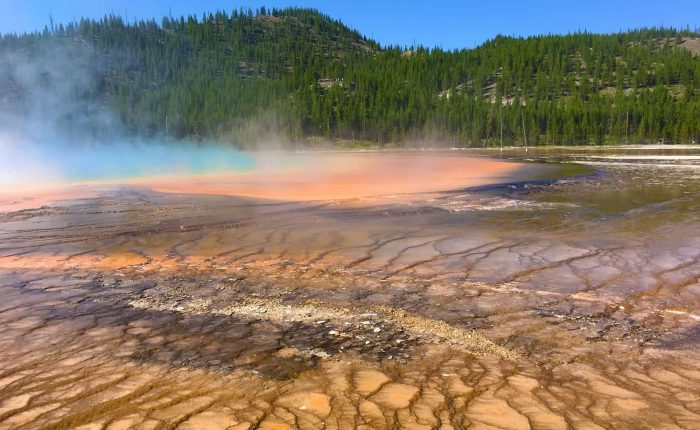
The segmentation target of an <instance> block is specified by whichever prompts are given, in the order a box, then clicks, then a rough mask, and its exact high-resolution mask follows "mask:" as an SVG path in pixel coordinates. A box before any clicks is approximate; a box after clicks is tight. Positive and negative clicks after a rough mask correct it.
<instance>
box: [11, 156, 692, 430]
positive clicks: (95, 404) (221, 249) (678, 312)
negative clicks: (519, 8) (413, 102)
mask: <svg viewBox="0 0 700 430" xmlns="http://www.w3.org/2000/svg"><path fill="white" fill-rule="evenodd" d="M698 151H699V150H698V149H696V148H687V147H686V148H680V149H678V148H672V149H669V148H666V147H662V148H652V149H649V148H632V149H610V148H604V149H599V148H594V149H578V148H575V149H568V148H567V149H548V150H540V149H536V148H535V149H533V148H530V149H529V150H528V151H527V153H525V152H524V151H523V150H504V151H499V150H496V151H492V152H489V151H477V152H475V153H474V154H473V155H480V156H481V155H491V156H495V157H503V158H507V159H514V160H524V161H528V160H529V161H546V162H548V163H552V164H551V165H552V166H559V167H560V168H559V169H557V170H555V171H551V172H550V173H549V174H548V175H547V177H546V178H545V177H542V176H541V175H540V176H539V177H536V178H535V179H534V180H527V181H522V180H518V178H513V180H509V181H508V183H505V184H498V185H487V186H482V187H479V188H467V189H461V190H455V191H449V192H430V193H417V194H408V195H403V196H400V197H399V196H389V197H387V196H374V197H366V198H363V199H349V200H332V201H315V202H311V203H309V202H306V203H300V202H280V201H270V200H256V199H252V198H240V197H231V196H216V195H208V196H203V195H196V194H189V195H182V194H167V193H157V192H153V191H149V190H146V189H142V188H128V187H125V188H118V189H112V190H110V191H109V192H107V193H106V194H104V195H102V196H100V197H96V198H89V199H85V200H82V201H78V202H74V203H73V204H71V205H67V204H64V205H56V206H52V207H45V208H41V209H35V210H26V211H21V212H10V213H4V214H2V215H0V293H2V295H3V298H4V300H3V302H2V303H1V304H0V363H2V366H0V367H1V368H2V369H3V370H2V373H0V422H1V423H2V424H0V427H2V426H5V427H7V428H15V427H17V428H21V426H22V425H25V426H26V427H28V428H42V427H44V428H77V427H79V426H92V427H94V428H125V427H129V426H136V425H141V426H143V428H158V427H176V426H178V427H182V428H188V427H189V428H250V427H258V428H275V426H276V428H290V427H291V428H293V427H300V428H320V427H324V426H325V427H332V428H346V427H347V428H351V427H363V426H364V427H365V428H396V427H415V428H438V427H440V426H441V425H442V426H447V424H449V426H451V427H452V428H465V427H468V426H473V427H475V428H527V427H528V426H530V427H533V428H570V427H574V428H579V427H580V428H661V427H668V428H697V427H698V425H699V424H700V404H699V403H698V401H699V400H700V389H699V388H698V387H700V376H699V375H700V355H699V354H700V353H699V352H698V346H699V344H700V328H699V327H700V234H699V233H700V219H698V214H700V211H699V209H700V177H699V176H698V174H697V168H698V164H697V163H698V160H697V158H696V155H698V154H699V152H698ZM642 155H643V156H644V158H640V156H642ZM658 155H662V156H663V157H659V156H658ZM370 156H371V155H370ZM416 156H417V157H419V155H416ZM453 156H459V155H453ZM669 156H673V159H672V160H671V159H669ZM631 157H636V158H631ZM560 163H564V164H560ZM526 179H527V178H526ZM346 424H347V425H346ZM120 426H121V427H120ZM285 426H286V427H285ZM85 428H89V427H85Z"/></svg>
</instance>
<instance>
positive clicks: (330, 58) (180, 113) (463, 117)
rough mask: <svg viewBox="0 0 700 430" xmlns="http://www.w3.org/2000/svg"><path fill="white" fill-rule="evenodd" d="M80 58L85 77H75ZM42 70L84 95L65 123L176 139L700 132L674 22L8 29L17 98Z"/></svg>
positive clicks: (605, 136) (583, 140) (275, 18)
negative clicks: (390, 33)
mask: <svg viewBox="0 0 700 430" xmlns="http://www.w3.org/2000/svg"><path fill="white" fill-rule="evenodd" d="M465 25H466V24H465ZM42 57H49V58H53V59H54V60H51V61H47V62H38V61H36V60H37V58H42ZM56 57H59V58H60V60H58V59H56ZM24 63H26V64H32V65H34V69H36V68H37V67H38V68H41V70H38V71H37V70H31V71H30V72H28V71H27V68H26V67H21V65H22V64H24ZM37 64H39V65H40V66H36V65H37ZM61 68H63V69H67V70H68V72H67V73H66V72H65V70H64V72H63V73H57V71H56V70H57V69H61ZM73 69H75V76H80V79H81V80H82V82H83V84H84V85H82V84H81V85H72V86H68V87H66V85H65V82H64V81H65V80H66V78H67V76H70V75H71V73H72V70H73ZM28 74H33V75H32V76H38V78H37V79H39V80H40V81H41V82H40V91H39V92H38V97H39V98H41V91H46V92H50V91H52V90H53V89H55V88H57V87H60V88H61V89H62V93H61V94H62V97H68V98H70V99H71V100H74V101H75V100H77V101H78V103H73V105H77V106H75V107H74V108H73V107H72V108H71V109H72V110H70V111H67V112H65V113H63V114H62V115H61V118H62V119H61V120H62V121H65V122H66V123H69V122H72V123H77V124H81V125H80V126H81V127H85V128H86V129H90V127H91V125H90V118H94V117H97V116H99V115H97V113H99V112H105V111H109V112H113V113H114V115H115V116H116V118H117V122H118V123H119V124H120V126H121V127H123V129H124V130H126V131H127V132H129V133H133V134H137V135H159V136H165V137H167V138H173V139H176V138H194V139H215V140H221V141H225V142H232V143H235V144H238V145H247V144H249V143H251V142H254V141H255V140H258V139H265V138H266V137H269V136H270V135H277V136H284V137H286V138H287V139H289V140H292V141H305V140H307V139H309V138H315V137H320V138H326V139H344V140H355V141H358V142H359V141H372V142H377V143H380V144H384V143H401V142H416V141H421V140H427V139H429V140H431V141H432V142H436V141H440V142H445V144H449V145H459V146H485V145H491V146H493V145H500V144H501V142H503V143H504V144H505V145H512V144H516V145H522V144H525V143H527V144H529V145H544V144H617V143H640V142H642V143H646V142H659V141H666V142H675V143H691V142H693V141H695V142H699V141H700V35H698V34H697V33H696V32H691V31H679V30H673V29H642V30H637V31H630V32H625V33H621V34H614V35H595V34H588V33H576V34H571V35H565V36H539V37H529V38H511V37H503V36H497V37H495V38H494V39H492V40H490V41H488V42H486V43H484V44H483V45H482V46H480V47H477V48H475V49H464V50H459V51H443V50H440V49H428V48H423V47H411V48H400V47H393V46H389V47H381V46H379V44H377V43H376V42H374V41H372V40H369V39H367V38H366V37H364V36H362V35H361V34H359V33H358V32H356V31H354V30H351V29H349V28H347V27H345V26H344V25H343V24H341V23H340V22H338V21H334V20H332V19H330V18H328V17H327V16H324V15H322V14H320V13H318V12H316V11H313V10H308V9H296V8H293V9H284V10H276V9H272V10H267V9H265V8H262V9H260V10H257V11H251V10H246V11H243V10H240V11H234V12H232V13H226V12H217V13H213V14H207V15H204V16H201V17H182V18H164V19H163V20H162V22H160V23H157V22H155V21H146V22H138V23H130V24H127V23H125V22H124V21H123V20H122V19H121V18H119V17H114V16H111V17H106V18H104V19H102V20H99V21H92V20H81V21H80V22H76V23H69V24H67V25H62V24H61V25H57V26H55V27H54V28H46V29H45V30H44V31H43V32H39V33H34V34H27V35H3V36H2V37H1V38H0V105H2V107H3V108H4V109H5V110H8V109H10V110H13V111H15V112H20V113H21V112H24V111H26V112H27V114H29V113H30V112H31V111H32V110H33V109H34V108H35V105H36V104H37V101H36V97H37V88H36V86H37V79H27V78H26V76H27V75H28ZM30 95H31V96H30ZM30 99H31V101H30ZM39 104H41V103H40V102H39ZM86 118H87V119H86Z"/></svg>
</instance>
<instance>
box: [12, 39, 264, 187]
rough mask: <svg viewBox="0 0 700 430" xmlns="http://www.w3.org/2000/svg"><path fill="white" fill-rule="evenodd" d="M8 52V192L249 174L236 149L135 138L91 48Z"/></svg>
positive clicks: (43, 46) (246, 158) (44, 45)
mask: <svg viewBox="0 0 700 430" xmlns="http://www.w3.org/2000/svg"><path fill="white" fill-rule="evenodd" d="M37 43H40V44H39V45H38V46H26V47H25V49H22V50H17V51H10V50H9V49H8V48H5V49H3V50H2V51H1V52H0V187H2V188H3V189H8V188H9V187H20V186H25V185H39V184H46V183H56V182H65V181H69V182H70V181H83V180H91V179H114V178H122V177H129V176H147V175H158V174H165V173H167V174H173V173H179V172H181V173H204V172H208V171H217V170H224V169H242V170H245V169H249V168H251V167H252V166H253V164H254V159H253V157H251V156H250V155H249V154H245V153H242V152H240V151H237V150H236V149H234V148H232V147H226V146H221V145H214V144H211V145H202V144H196V143H187V142H177V143H176V142H165V141H154V140H152V139H148V140H147V139H142V138H135V137H133V136H128V137H127V135H126V134H125V133H124V132H123V129H122V128H121V126H120V123H119V120H118V119H117V118H116V117H115V115H114V114H113V112H112V111H111V110H110V109H109V108H108V107H107V104H106V101H105V100H102V99H100V98H99V97H98V96H97V94H99V92H98V91H97V89H98V87H99V85H101V81H100V76H104V72H105V70H104V68H105V67H108V65H105V64H101V63H100V61H99V60H98V56H97V55H94V53H92V52H91V50H90V49H77V48H76V47H71V45H65V44H60V45H59V44H54V43H51V41H47V42H37Z"/></svg>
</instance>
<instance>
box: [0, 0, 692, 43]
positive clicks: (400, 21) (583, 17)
mask: <svg viewBox="0 0 700 430" xmlns="http://www.w3.org/2000/svg"><path fill="white" fill-rule="evenodd" d="M261 5H264V6H269V7H285V6H305V7H313V8H316V9H319V10H320V11H321V12H324V13H326V14H328V15H330V16H332V17H334V18H338V19H340V20H341V21H343V22H344V23H346V24H347V25H349V26H351V27H353V28H356V29H357V30H359V31H360V32H362V33H363V34H365V35H367V36H369V37H373V38H374V39H376V40H378V41H379V42H380V43H381V44H383V45H387V44H398V45H401V46H406V45H412V44H413V41H414V40H415V42H416V43H417V44H422V45H425V46H430V47H433V46H440V47H442V48H445V49H452V48H461V47H467V48H469V47H473V46H476V45H478V44H480V43H482V42H483V41H485V40H487V39H489V38H492V37H493V36H495V35H496V34H499V33H500V34H505V35H518V36H520V35H523V36H524V35H532V34H546V33H567V32H571V31H576V30H590V31H593V32H615V31H618V30H621V29H622V30H624V29H628V28H634V27H642V26H661V25H664V26H675V27H686V26H690V27H691V28H696V27H697V26H698V25H700V0H633V1H629V0H604V1H601V0H575V1H567V0H558V1H557V0H540V1H536V0H501V1H486V0H482V1H470V0H461V1H460V0H431V1H386V0H374V1H369V0H352V1H345V0H342V1H341V0H325V1H323V0H297V1H293V0H292V1H289V0H287V1H284V0H268V1H257V0H249V1H237V0H236V1H223V0H199V1H182V0H138V1H134V0H122V1H115V0H103V1H99V0H92V1H91V0H0V33H10V32H25V31H32V30H35V29H42V28H43V27H44V25H47V24H48V23H49V14H51V15H53V17H54V21H55V22H57V23H58V22H67V21H70V20H72V19H74V18H76V19H79V18H80V17H81V16H84V17H91V18H99V17H101V16H103V15H105V14H108V13H115V14H118V15H122V16H127V17H128V19H129V20H133V19H135V18H151V17H155V18H160V17H162V16H163V15H168V14H169V13H172V15H174V16H179V15H182V14H197V15H198V16H201V13H202V12H204V11H213V10H216V9H223V10H227V11H230V10H232V9H233V8H238V7H240V6H244V7H248V6H250V7H253V8H256V7H258V6H261Z"/></svg>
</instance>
